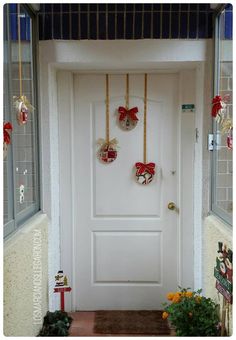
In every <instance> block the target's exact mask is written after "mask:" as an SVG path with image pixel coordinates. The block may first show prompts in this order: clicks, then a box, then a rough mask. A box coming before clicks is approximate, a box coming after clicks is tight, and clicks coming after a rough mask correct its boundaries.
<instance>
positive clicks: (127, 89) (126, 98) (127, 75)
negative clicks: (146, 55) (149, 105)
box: [125, 73, 129, 110]
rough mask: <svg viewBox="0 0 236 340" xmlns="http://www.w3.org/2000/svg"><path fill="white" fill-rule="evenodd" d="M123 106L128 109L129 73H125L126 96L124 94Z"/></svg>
mask: <svg viewBox="0 0 236 340" xmlns="http://www.w3.org/2000/svg"><path fill="white" fill-rule="evenodd" d="M125 108H126V110H128V109H129V74H128V73H127V74H126V96H125Z"/></svg>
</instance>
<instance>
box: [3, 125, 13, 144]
mask: <svg viewBox="0 0 236 340" xmlns="http://www.w3.org/2000/svg"><path fill="white" fill-rule="evenodd" d="M7 130H9V131H12V130H13V128H12V125H11V123H10V122H7V123H4V125H3V137H4V143H6V144H10V143H11V136H10V134H9V132H8V131H7Z"/></svg>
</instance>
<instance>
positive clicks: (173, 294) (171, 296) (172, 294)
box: [166, 292, 175, 301]
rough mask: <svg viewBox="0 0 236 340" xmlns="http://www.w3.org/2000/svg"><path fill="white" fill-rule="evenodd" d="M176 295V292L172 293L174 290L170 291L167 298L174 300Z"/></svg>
mask: <svg viewBox="0 0 236 340" xmlns="http://www.w3.org/2000/svg"><path fill="white" fill-rule="evenodd" d="M174 296H175V293H172V292H170V293H168V294H167V295H166V297H167V299H168V300H170V301H172V300H173V297H174Z"/></svg>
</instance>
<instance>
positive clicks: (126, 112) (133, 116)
mask: <svg viewBox="0 0 236 340" xmlns="http://www.w3.org/2000/svg"><path fill="white" fill-rule="evenodd" d="M118 112H119V113H120V116H119V120H124V119H125V117H126V116H129V117H130V118H131V119H132V120H138V117H137V116H136V113H137V112H138V108H137V107H133V108H132V109H126V108H125V107H123V106H120V107H119V109H118Z"/></svg>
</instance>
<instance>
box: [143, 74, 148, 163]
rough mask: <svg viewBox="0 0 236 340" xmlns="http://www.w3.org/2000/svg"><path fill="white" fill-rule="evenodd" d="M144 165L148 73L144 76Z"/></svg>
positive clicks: (145, 157) (145, 160)
mask: <svg viewBox="0 0 236 340" xmlns="http://www.w3.org/2000/svg"><path fill="white" fill-rule="evenodd" d="M143 163H147V73H145V75H144V117H143Z"/></svg>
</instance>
